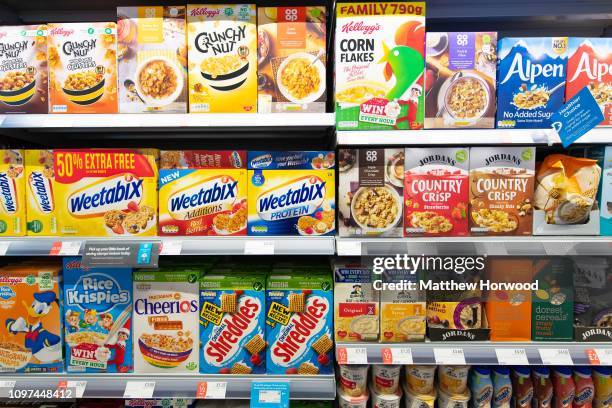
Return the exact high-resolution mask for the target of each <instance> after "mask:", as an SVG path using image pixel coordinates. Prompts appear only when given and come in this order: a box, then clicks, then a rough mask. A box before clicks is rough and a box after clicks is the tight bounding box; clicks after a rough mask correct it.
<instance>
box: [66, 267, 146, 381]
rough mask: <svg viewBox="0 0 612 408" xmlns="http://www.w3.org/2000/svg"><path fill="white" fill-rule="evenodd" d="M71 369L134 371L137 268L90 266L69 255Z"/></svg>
mask: <svg viewBox="0 0 612 408" xmlns="http://www.w3.org/2000/svg"><path fill="white" fill-rule="evenodd" d="M63 275H64V332H65V335H64V341H65V345H66V370H67V371H68V372H93V373H128V372H132V370H133V368H134V362H133V350H132V335H131V333H132V270H131V268H93V269H90V268H85V267H83V266H82V265H81V258H64V270H63Z"/></svg>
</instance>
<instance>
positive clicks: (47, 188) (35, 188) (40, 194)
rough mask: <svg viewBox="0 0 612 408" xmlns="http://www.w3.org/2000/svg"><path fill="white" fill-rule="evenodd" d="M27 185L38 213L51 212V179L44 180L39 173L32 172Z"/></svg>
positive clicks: (52, 205)
mask: <svg viewBox="0 0 612 408" xmlns="http://www.w3.org/2000/svg"><path fill="white" fill-rule="evenodd" d="M28 185H29V186H30V191H31V192H32V196H33V197H34V200H35V201H36V205H37V206H38V209H39V210H40V212H42V213H50V212H52V211H53V210H54V209H55V200H54V199H53V186H52V185H51V179H48V178H46V177H45V176H44V175H43V174H42V173H41V172H39V171H33V172H32V174H30V177H29V179H28Z"/></svg>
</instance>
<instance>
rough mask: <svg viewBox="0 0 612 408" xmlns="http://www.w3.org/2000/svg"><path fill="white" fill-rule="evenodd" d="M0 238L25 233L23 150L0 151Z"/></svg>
mask: <svg viewBox="0 0 612 408" xmlns="http://www.w3.org/2000/svg"><path fill="white" fill-rule="evenodd" d="M0 157H2V162H0V203H1V204H2V205H1V206H0V236H5V237H15V236H22V235H25V233H26V185H25V180H26V178H25V174H24V173H25V172H24V151H23V150H0Z"/></svg>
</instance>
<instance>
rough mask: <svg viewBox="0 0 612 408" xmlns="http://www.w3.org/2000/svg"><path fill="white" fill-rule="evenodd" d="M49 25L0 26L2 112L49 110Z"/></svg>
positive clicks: (0, 111)
mask: <svg viewBox="0 0 612 408" xmlns="http://www.w3.org/2000/svg"><path fill="white" fill-rule="evenodd" d="M48 75H49V72H48V69H47V26H45V25H39V26H35V25H32V26H12V27H9V26H6V27H0V113H47V112H48V111H49V96H48V93H49V82H48Z"/></svg>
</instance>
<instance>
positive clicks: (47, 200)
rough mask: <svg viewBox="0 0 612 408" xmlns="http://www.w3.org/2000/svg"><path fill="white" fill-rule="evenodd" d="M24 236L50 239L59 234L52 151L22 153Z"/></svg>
mask: <svg viewBox="0 0 612 408" xmlns="http://www.w3.org/2000/svg"><path fill="white" fill-rule="evenodd" d="M25 172H26V175H25V177H26V184H27V186H26V206H27V208H26V220H27V232H26V234H27V235H38V236H52V235H57V234H58V232H59V224H58V217H57V213H58V204H59V203H58V201H57V188H56V187H55V170H54V166H53V150H26V151H25Z"/></svg>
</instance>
